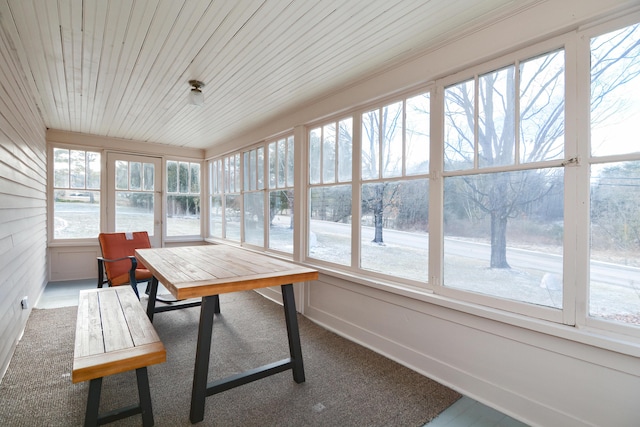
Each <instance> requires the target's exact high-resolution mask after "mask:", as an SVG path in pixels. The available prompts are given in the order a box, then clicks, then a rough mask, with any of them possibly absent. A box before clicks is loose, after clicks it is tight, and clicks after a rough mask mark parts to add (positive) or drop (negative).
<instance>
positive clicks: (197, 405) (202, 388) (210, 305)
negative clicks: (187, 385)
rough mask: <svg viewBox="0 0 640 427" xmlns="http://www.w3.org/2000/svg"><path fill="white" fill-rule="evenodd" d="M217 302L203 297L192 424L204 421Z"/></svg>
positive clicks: (213, 298)
mask: <svg viewBox="0 0 640 427" xmlns="http://www.w3.org/2000/svg"><path fill="white" fill-rule="evenodd" d="M217 300H218V296H217V295H212V296H208V297H203V298H202V304H201V306H200V323H199V324H198V344H197V346H196V364H195V368H194V370H193V388H192V390H191V414H190V417H189V419H190V420H191V422H192V423H198V422H200V421H202V420H203V419H204V405H205V400H206V398H207V381H208V377H209V356H210V355H211V334H212V331H213V314H214V313H215V311H216V305H217Z"/></svg>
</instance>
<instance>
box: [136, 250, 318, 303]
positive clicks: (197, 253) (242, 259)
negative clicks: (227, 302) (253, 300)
mask: <svg viewBox="0 0 640 427" xmlns="http://www.w3.org/2000/svg"><path fill="white" fill-rule="evenodd" d="M136 258H138V260H140V261H141V262H142V263H143V264H144V265H145V266H146V267H147V268H148V269H149V270H150V271H151V272H152V273H153V275H154V276H155V277H156V278H157V279H158V281H160V283H162V285H163V286H164V287H165V288H167V289H168V290H169V292H171V294H172V295H173V296H174V297H175V298H178V299H188V298H197V297H203V296H210V295H218V294H223V293H228V292H236V291H246V290H250V289H258V288H265V287H269V286H278V285H286V284H289V283H296V282H304V281H307V280H316V279H317V278H318V271H317V270H314V269H312V268H307V267H303V266H300V265H297V264H294V263H293V262H289V261H284V260H279V259H277V258H273V257H270V256H267V255H263V254H260V253H256V252H252V251H249V250H246V249H241V248H237V247H233V246H227V245H200V246H182V247H175V248H152V249H137V250H136Z"/></svg>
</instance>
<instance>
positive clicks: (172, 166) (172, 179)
mask: <svg viewBox="0 0 640 427" xmlns="http://www.w3.org/2000/svg"><path fill="white" fill-rule="evenodd" d="M167 192H168V193H177V192H178V162H173V161H169V162H167Z"/></svg>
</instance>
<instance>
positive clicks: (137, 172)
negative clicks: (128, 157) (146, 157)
mask: <svg viewBox="0 0 640 427" xmlns="http://www.w3.org/2000/svg"><path fill="white" fill-rule="evenodd" d="M129 172H130V174H131V177H130V181H129V189H130V190H142V163H140V162H130V163H129Z"/></svg>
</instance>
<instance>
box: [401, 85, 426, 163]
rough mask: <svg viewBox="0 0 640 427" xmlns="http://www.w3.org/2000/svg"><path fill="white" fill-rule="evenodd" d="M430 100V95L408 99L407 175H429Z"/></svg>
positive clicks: (406, 130) (406, 135)
mask: <svg viewBox="0 0 640 427" xmlns="http://www.w3.org/2000/svg"><path fill="white" fill-rule="evenodd" d="M429 99H430V97H429V94H428V93H425V94H423V95H418V96H415V97H413V98H409V99H407V106H406V109H407V112H406V115H407V118H406V119H405V120H406V129H405V140H406V141H405V144H406V148H405V155H404V158H405V162H406V169H407V170H406V174H407V175H414V174H415V175H417V174H426V173H429V144H430V126H431V123H430V115H429V111H430V107H431V105H430V100H429Z"/></svg>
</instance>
